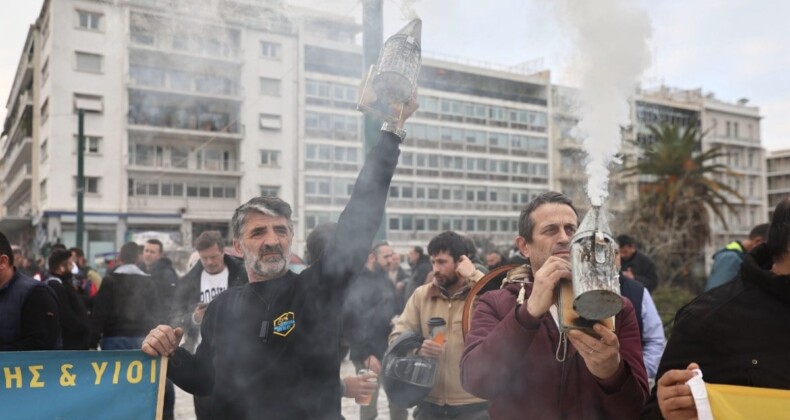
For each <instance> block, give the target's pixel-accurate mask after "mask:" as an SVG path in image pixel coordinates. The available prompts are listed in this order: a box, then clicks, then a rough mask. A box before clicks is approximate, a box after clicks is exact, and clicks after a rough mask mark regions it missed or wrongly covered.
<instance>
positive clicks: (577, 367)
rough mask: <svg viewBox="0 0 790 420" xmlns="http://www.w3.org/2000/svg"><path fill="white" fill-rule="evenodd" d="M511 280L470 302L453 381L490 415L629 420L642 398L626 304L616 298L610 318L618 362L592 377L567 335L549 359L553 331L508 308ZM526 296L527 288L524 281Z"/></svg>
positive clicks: (544, 320)
mask: <svg viewBox="0 0 790 420" xmlns="http://www.w3.org/2000/svg"><path fill="white" fill-rule="evenodd" d="M520 287H521V286H520V285H519V284H511V285H508V286H507V287H506V288H505V289H501V290H495V291H491V292H488V293H486V294H484V295H483V296H482V297H481V298H480V300H479V301H478V302H477V306H476V307H475V312H474V316H473V318H472V325H471V328H470V330H469V333H468V334H467V336H466V340H465V348H464V354H463V357H462V358H461V384H462V385H463V387H464V388H465V389H466V390H467V391H469V392H470V393H472V394H474V395H476V396H478V397H480V398H485V399H487V400H489V413H490V414H491V418H492V419H497V420H498V419H526V418H530V419H533V418H534V419H635V418H638V417H639V412H640V410H641V409H642V405H643V404H644V403H645V400H646V398H647V394H648V389H647V374H646V373H645V367H644V364H643V361H642V347H641V344H640V340H641V339H640V336H639V327H638V326H637V323H636V318H635V317H634V308H633V306H632V305H631V303H630V302H629V301H628V299H623V304H624V307H623V310H622V311H620V313H619V314H617V316H616V319H615V326H616V334H617V337H618V339H619V341H620V358H621V363H620V367H619V368H618V370H617V373H615V375H614V376H613V377H612V378H609V379H607V380H599V379H597V378H596V377H594V376H593V375H592V374H591V373H590V371H589V370H587V366H586V365H585V364H584V360H583V359H582V357H581V356H580V355H579V354H578V352H577V351H576V349H575V348H574V347H573V344H571V342H570V340H568V349H567V355H566V358H565V362H564V363H560V362H558V361H557V360H556V358H555V354H556V352H557V345H558V343H559V339H560V333H559V330H558V329H557V324H556V323H555V322H554V319H553V318H552V316H551V314H550V313H548V312H547V313H546V314H545V315H543V316H541V317H540V318H537V319H536V318H534V317H532V316H531V315H529V313H528V312H527V311H526V308H524V309H522V308H521V307H520V306H517V305H516V296H517V295H518V291H519V289H520ZM526 291H527V297H529V294H530V293H531V292H532V285H531V284H529V285H527V290H526Z"/></svg>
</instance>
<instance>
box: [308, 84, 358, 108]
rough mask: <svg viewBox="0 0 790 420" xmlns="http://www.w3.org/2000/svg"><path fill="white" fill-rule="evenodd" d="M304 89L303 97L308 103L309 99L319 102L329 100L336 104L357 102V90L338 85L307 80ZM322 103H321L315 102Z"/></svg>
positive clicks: (348, 86)
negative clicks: (336, 102)
mask: <svg viewBox="0 0 790 420" xmlns="http://www.w3.org/2000/svg"><path fill="white" fill-rule="evenodd" d="M306 85H307V86H306V87H305V96H306V97H307V99H308V102H310V99H311V98H314V99H318V100H319V101H320V100H330V101H338V102H352V103H356V101H357V88H356V86H350V85H345V84H340V83H331V82H324V81H320V80H311V79H307V81H306ZM316 103H323V102H316Z"/></svg>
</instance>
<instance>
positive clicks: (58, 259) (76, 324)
mask: <svg viewBox="0 0 790 420" xmlns="http://www.w3.org/2000/svg"><path fill="white" fill-rule="evenodd" d="M47 262H48V265H49V277H48V278H47V279H46V280H44V282H45V283H46V284H47V285H48V286H49V287H50V288H52V290H53V291H55V295H56V296H57V297H58V312H59V313H60V330H61V334H62V337H63V350H87V349H88V348H89V346H90V344H89V342H90V331H91V328H90V319H89V317H88V308H87V307H86V306H85V303H84V302H83V299H82V296H81V295H79V294H78V292H77V291H76V290H74V288H73V287H72V286H71V280H72V277H73V274H72V273H71V267H72V261H71V252H69V251H66V250H64V249H56V250H54V251H52V254H50V255H49V260H48V261H47Z"/></svg>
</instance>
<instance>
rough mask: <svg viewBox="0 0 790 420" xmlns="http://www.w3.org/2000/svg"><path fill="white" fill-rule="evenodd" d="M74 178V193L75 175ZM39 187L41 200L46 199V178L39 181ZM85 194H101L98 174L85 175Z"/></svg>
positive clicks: (75, 185)
mask: <svg viewBox="0 0 790 420" xmlns="http://www.w3.org/2000/svg"><path fill="white" fill-rule="evenodd" d="M73 178H74V194H75V195H76V193H77V177H76V176H75V177H73ZM38 185H39V188H40V191H41V200H42V201H43V200H46V199H47V180H46V178H45V179H44V180H42V181H41V182H39V184H38ZM85 194H92V195H98V194H101V177H98V176H86V177H85Z"/></svg>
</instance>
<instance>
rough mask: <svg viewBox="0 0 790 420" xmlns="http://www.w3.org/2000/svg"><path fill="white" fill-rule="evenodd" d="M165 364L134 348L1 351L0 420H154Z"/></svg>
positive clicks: (162, 391)
mask: <svg viewBox="0 0 790 420" xmlns="http://www.w3.org/2000/svg"><path fill="white" fill-rule="evenodd" d="M166 366H167V359H163V358H161V357H157V358H154V357H149V356H147V355H145V354H144V353H143V352H141V351H138V350H124V351H30V352H0V418H4V419H16V420H20V419H63V420H67V419H88V418H93V419H158V418H160V415H159V413H161V412H162V407H161V404H162V398H163V396H164V384H165V379H166V377H165V372H166V370H165V367H166Z"/></svg>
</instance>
